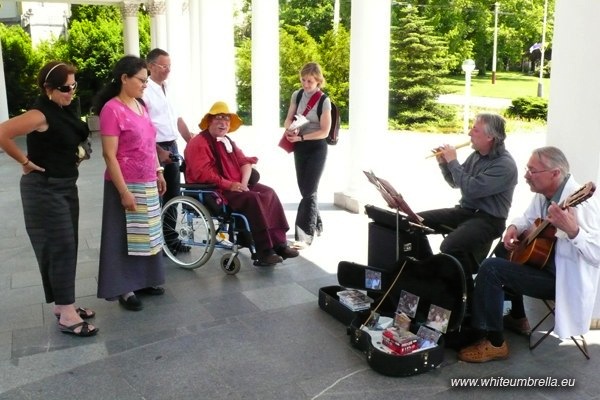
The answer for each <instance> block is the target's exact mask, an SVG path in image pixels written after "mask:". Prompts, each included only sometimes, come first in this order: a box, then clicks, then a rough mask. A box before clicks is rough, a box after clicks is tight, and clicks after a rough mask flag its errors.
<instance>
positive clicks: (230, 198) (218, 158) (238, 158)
mask: <svg viewBox="0 0 600 400" xmlns="http://www.w3.org/2000/svg"><path fill="white" fill-rule="evenodd" d="M241 124H242V121H241V119H240V117H239V116H238V115H237V114H235V113H231V112H229V108H228V106H227V104H225V103H224V102H217V103H215V104H214V105H213V106H212V107H211V109H210V111H209V112H208V113H207V114H206V115H205V116H204V117H203V118H202V121H201V122H200V129H202V132H200V134H198V135H196V136H195V137H194V138H193V139H191V140H190V142H189V143H188V145H187V147H186V149H185V152H184V156H185V164H186V166H185V177H186V185H183V186H184V188H183V192H184V194H186V191H187V192H197V193H198V195H199V197H200V198H199V201H192V200H194V199H193V198H190V199H189V200H188V204H187V205H184V206H179V207H178V208H177V209H176V210H171V211H170V212H172V213H179V212H181V211H182V210H183V211H190V210H192V209H196V210H197V213H207V214H211V215H214V213H215V210H212V213H211V211H210V210H209V208H215V207H216V208H219V207H221V206H222V204H219V203H220V202H223V203H224V205H226V206H227V207H226V208H227V209H228V210H230V211H231V210H233V211H231V212H229V213H227V212H225V213H221V219H220V220H219V221H218V223H219V224H220V225H223V227H221V229H216V230H215V229H214V227H213V228H212V229H211V227H210V226H206V228H203V229H206V230H207V231H208V232H209V234H208V240H211V239H212V236H213V235H212V234H210V232H215V231H217V232H221V233H224V234H226V233H234V234H235V232H233V231H232V230H231V228H230V226H229V224H230V223H233V224H236V225H238V226H239V225H240V224H241V225H244V224H245V225H248V228H249V229H251V232H252V233H251V237H250V235H248V234H242V235H241V236H240V235H238V236H239V237H238V240H237V241H238V242H239V241H240V239H241V242H242V245H244V247H249V248H250V250H251V253H252V258H253V259H254V260H255V261H254V265H256V266H261V267H269V266H274V265H276V264H277V263H280V262H282V261H283V260H285V259H287V258H292V257H297V256H298V250H296V249H293V248H291V247H289V246H288V244H287V240H286V232H287V231H288V229H289V225H288V223H287V220H286V217H285V213H284V211H283V206H282V205H281V202H280V200H279V197H278V196H277V194H276V193H275V191H274V190H273V189H272V188H270V187H268V186H266V185H263V184H261V183H258V182H254V181H252V180H251V179H250V178H251V176H252V175H255V174H253V168H252V165H253V164H255V163H256V162H257V158H256V157H246V156H245V155H244V153H243V152H242V150H241V149H240V148H238V147H237V145H236V144H235V143H234V142H233V141H232V140H231V139H229V138H228V137H227V136H226V134H227V133H229V132H233V131H235V130H237V129H238V128H239V127H240V126H241ZM194 184H202V185H207V184H208V185H212V187H213V188H214V189H213V191H212V192H210V193H207V192H206V191H205V190H196V189H192V188H191V187H190V186H192V187H193V186H194ZM198 189H200V188H198ZM188 196H189V193H188ZM186 197H187V196H186ZM173 200H175V199H173ZM179 200H181V198H179ZM207 202H208V204H207ZM168 206H169V204H166V205H165V210H163V224H164V223H168V221H165V218H164V214H165V213H168V212H169V209H168V208H169V207H168ZM175 218H177V217H175ZM200 219H203V220H204V221H203V222H202V221H201V222H200V225H203V224H204V225H210V224H211V223H212V221H209V220H208V219H207V218H200ZM195 223H196V226H194V228H193V229H194V231H196V229H197V228H199V226H198V223H197V221H196V222H195ZM242 231H244V230H242ZM174 233H176V234H179V235H181V234H182V231H181V229H179V231H176V230H174ZM196 235H197V232H194V236H196ZM183 242H184V243H185V241H183ZM185 250H188V249H185ZM190 251H193V249H191V250H190ZM210 252H211V253H212V249H211V250H210ZM236 254H237V253H236ZM208 257H210V255H209V256H208ZM234 257H235V254H234ZM231 261H232V260H227V262H231ZM237 269H239V267H238V268H237ZM235 272H237V270H236V271H235Z"/></svg>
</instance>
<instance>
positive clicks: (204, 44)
mask: <svg viewBox="0 0 600 400" xmlns="http://www.w3.org/2000/svg"><path fill="white" fill-rule="evenodd" d="M194 3H196V2H195V1H192V2H190V8H191V6H192V4H194ZM198 3H199V5H198V7H199V15H197V18H198V19H196V20H195V21H194V22H192V23H195V24H197V25H198V26H199V27H200V35H199V45H200V51H199V53H198V54H199V62H198V64H197V65H198V67H196V64H192V65H193V67H194V68H195V69H193V70H192V75H198V76H200V82H199V86H198V87H199V88H200V90H199V92H197V94H198V97H199V99H200V105H199V108H197V110H199V114H202V115H204V113H205V112H206V111H208V109H209V108H210V106H211V105H212V104H213V103H214V102H215V101H220V100H222V101H225V102H226V103H227V104H228V105H229V107H230V108H231V109H232V110H236V109H237V102H236V85H235V48H234V41H233V0H203V1H200V2H198ZM194 6H195V5H194ZM195 7H196V6H195ZM191 18H196V15H192V16H191ZM194 39H195V38H193V39H192V40H194Z"/></svg>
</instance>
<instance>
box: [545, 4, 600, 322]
mask: <svg viewBox="0 0 600 400" xmlns="http://www.w3.org/2000/svg"><path fill="white" fill-rule="evenodd" d="M598 15H600V2H596V1H587V0H557V1H556V5H555V12H554V39H553V41H552V72H551V73H552V86H551V87H550V104H549V107H548V134H547V140H548V144H550V145H553V146H556V147H559V148H560V149H561V150H563V151H564V152H565V154H566V156H567V158H568V160H569V163H570V164H571V171H572V172H573V175H574V176H575V178H577V180H578V181H579V182H580V183H581V184H583V183H585V182H587V181H594V182H599V178H600V113H599V112H598V110H600V96H598V94H599V93H600V80H598V79H596V77H595V75H594V73H591V74H590V66H592V69H593V68H595V66H597V65H600V47H598V46H594V45H591V43H590V38H598V37H600V24H598V21H597V19H598V18H597V17H598ZM592 327H593V328H596V329H597V328H600V295H599V296H597V298H596V302H595V309H594V313H593V320H592Z"/></svg>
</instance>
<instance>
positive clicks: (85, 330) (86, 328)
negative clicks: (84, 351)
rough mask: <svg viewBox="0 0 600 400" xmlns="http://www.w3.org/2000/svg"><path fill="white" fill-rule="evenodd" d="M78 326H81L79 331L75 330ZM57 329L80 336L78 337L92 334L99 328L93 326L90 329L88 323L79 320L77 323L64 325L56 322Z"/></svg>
mask: <svg viewBox="0 0 600 400" xmlns="http://www.w3.org/2000/svg"><path fill="white" fill-rule="evenodd" d="M79 327H81V330H80V331H79V332H76V331H75V329H77V328H79ZM58 329H60V331H61V332H62V333H66V334H69V335H75V336H80V337H87V336H94V335H95V334H96V333H98V331H99V329H98V328H96V327H94V329H92V330H90V324H88V323H87V322H85V321H83V322H80V323H78V324H74V325H71V326H64V325H62V324H58Z"/></svg>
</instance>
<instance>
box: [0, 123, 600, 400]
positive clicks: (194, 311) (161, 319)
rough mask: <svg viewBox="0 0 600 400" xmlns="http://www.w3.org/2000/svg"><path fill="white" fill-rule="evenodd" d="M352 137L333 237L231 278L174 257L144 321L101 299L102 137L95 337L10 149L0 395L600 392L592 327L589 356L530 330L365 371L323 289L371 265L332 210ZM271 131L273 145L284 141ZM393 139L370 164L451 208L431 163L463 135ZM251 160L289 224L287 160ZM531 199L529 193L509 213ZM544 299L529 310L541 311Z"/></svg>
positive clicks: (91, 169)
mask: <svg viewBox="0 0 600 400" xmlns="http://www.w3.org/2000/svg"><path fill="white" fill-rule="evenodd" d="M344 134H345V133H342V139H341V141H340V144H339V145H338V146H337V147H335V148H331V149H330V150H331V152H330V159H329V164H328V168H327V172H326V174H325V177H324V178H323V183H322V189H321V205H322V209H323V210H324V211H323V219H324V221H325V231H324V234H323V236H322V237H320V238H318V239H317V240H316V242H315V244H314V245H313V246H312V247H311V248H309V249H307V250H304V251H303V252H302V254H301V257H298V258H297V259H293V260H287V261H286V262H284V263H283V264H280V265H278V266H277V267H275V268H273V269H257V268H255V267H252V266H251V263H250V261H249V259H248V257H247V255H244V256H242V262H243V266H242V270H241V271H240V273H238V274H237V275H235V276H227V275H225V274H224V273H222V272H221V270H220V268H219V267H218V260H219V254H216V255H215V256H214V257H213V259H211V261H210V262H209V263H208V264H207V265H205V266H204V267H202V268H200V269H198V270H195V271H186V270H182V269H179V268H177V267H176V266H174V265H172V264H170V263H167V265H166V273H167V283H166V285H165V288H166V293H165V295H164V296H162V297H156V298H144V299H143V301H144V305H145V309H144V310H143V311H141V312H137V313H135V312H128V311H125V310H123V309H122V308H121V307H119V305H118V304H116V303H110V302H106V301H104V300H99V299H97V298H96V275H97V267H98V248H99V237H100V213H101V199H102V190H101V184H102V172H103V160H102V157H101V150H100V144H99V142H98V140H97V138H96V139H95V140H94V150H95V151H94V154H93V158H92V160H90V161H87V162H85V163H84V164H83V165H82V167H81V178H80V181H79V185H80V193H81V205H82V213H81V214H82V215H81V221H80V226H81V230H80V240H81V242H80V254H79V267H78V275H77V297H78V299H77V303H78V304H79V305H82V306H87V307H92V308H94V309H95V310H96V311H97V316H96V318H95V319H94V323H95V324H96V325H97V326H98V327H99V328H100V333H99V334H98V335H97V336H95V337H93V338H76V337H72V336H68V335H64V334H61V333H60V332H58V329H57V327H56V320H55V319H54V317H53V315H52V310H51V307H50V306H49V305H47V304H45V303H44V300H43V294H42V289H41V286H40V278H39V273H38V271H37V266H36V262H35V259H34V256H33V252H32V250H31V246H30V244H29V241H28V238H27V236H26V234H25V230H24V227H23V217H22V212H21V206H20V200H19V193H18V179H19V174H20V168H19V166H18V164H17V163H15V162H14V161H12V160H10V159H8V157H7V156H6V154H0V214H1V215H3V223H2V229H1V230H0V260H1V261H0V315H1V316H2V318H1V319H0V400H5V399H10V400H20V399H28V400H30V399H40V400H41V399H44V400H53V399H64V398H67V399H71V398H73V399H87V400H95V399H102V400H104V399H106V400H112V399H119V400H129V399H131V400H134V399H135V400H142V399H149V400H159V399H161V400H162V399H177V400H181V399H342V398H343V399H357V400H365V399H378V400H380V399H398V398H408V399H438V398H439V399H442V398H443V399H454V398H456V399H465V398H473V399H474V398H490V399H503V400H504V399H506V397H507V396H511V397H515V398H525V397H527V398H532V399H534V398H535V399H562V398H564V399H574V398H575V399H592V398H599V396H600V393H599V389H600V383H599V382H598V378H597V375H598V370H600V365H599V363H600V350H599V344H600V335H599V333H598V332H591V333H590V334H588V336H587V338H588V341H589V342H590V351H591V354H592V359H591V360H590V361H586V360H585V359H584V357H583V356H582V355H581V354H580V353H579V351H578V350H577V349H575V348H574V346H573V345H572V343H569V342H567V341H565V342H564V343H559V341H558V340H557V339H553V338H551V339H549V340H547V341H546V342H545V343H544V344H543V345H542V346H541V347H540V348H539V349H537V350H535V351H534V352H530V351H529V350H528V349H527V341H526V340H525V339H524V338H523V337H518V336H514V335H512V334H508V341H509V343H510V347H511V351H512V352H511V357H510V359H508V360H506V361H503V362H492V363H487V364H482V365H472V364H465V363H461V362H458V361H457V359H456V353H455V352H454V351H451V350H447V351H446V359H445V362H444V365H443V367H441V368H439V369H437V370H435V371H432V372H429V373H426V374H422V375H417V376H413V377H409V378H388V377H384V376H382V375H379V374H378V373H376V372H374V371H372V370H371V369H370V368H369V367H368V365H367V364H366V362H365V355H364V354H362V353H360V352H358V351H357V350H355V349H354V348H352V347H351V346H350V344H349V340H348V337H347V336H346V330H345V327H344V326H343V325H342V324H340V323H339V322H337V321H336V320H335V319H333V318H332V317H331V316H329V315H328V314H326V313H325V312H323V311H322V310H320V309H319V307H318V305H317V294H318V290H319V288H320V287H323V286H327V285H333V284H336V283H337V280H336V276H335V272H336V268H337V263H338V262H339V261H340V260H349V261H356V262H363V263H364V262H365V261H366V253H367V240H366V232H367V223H368V219H367V218H366V216H364V215H362V214H350V213H348V212H346V211H342V210H339V209H337V208H335V207H334V206H333V205H332V204H331V203H332V199H333V192H335V191H337V190H339V189H340V183H339V181H340V177H339V176H337V175H336V171H340V170H342V169H341V167H340V165H342V164H340V163H341V162H342V161H343V155H344V154H345V146H346V145H347V140H344V136H343V135H344ZM235 135H236V136H234V140H238V141H240V142H248V143H244V144H243V145H244V146H246V145H247V146H251V141H252V135H247V136H244V130H242V131H241V132H239V133H236V134H235ZM272 136H273V139H272V142H273V143H276V140H277V136H278V135H277V134H276V133H273V135H272ZM386 140H388V141H389V142H388V143H385V145H382V147H381V154H377V155H374V159H375V158H381V157H384V158H386V159H387V160H389V169H388V170H387V171H386V172H385V174H386V177H388V178H389V180H390V181H391V182H393V183H394V185H396V186H397V187H398V188H399V189H400V190H401V191H402V192H403V193H404V194H405V198H406V199H407V201H408V202H409V204H411V206H412V207H413V208H414V209H415V210H421V209H425V208H429V207H432V206H434V207H439V206H446V205H448V204H451V202H452V201H453V199H454V198H455V196H456V194H455V193H454V192H453V191H452V190H450V189H449V188H447V187H446V186H445V184H444V183H443V181H442V179H441V177H440V176H439V172H438V171H437V167H436V166H435V165H434V164H435V161H432V160H424V156H425V155H426V154H427V153H428V150H429V149H430V148H432V147H434V146H436V145H438V144H440V143H444V142H448V143H460V142H462V141H464V137H462V140H461V137H455V136H439V135H416V134H408V133H406V134H405V133H401V134H400V133H399V134H394V135H389V138H388V139H386ZM543 141H544V135H543V134H526V135H525V134H523V135H513V136H511V137H509V139H508V145H509V147H510V148H511V150H513V153H514V155H515V157H516V158H517V162H518V163H519V165H524V164H525V161H526V159H527V157H528V152H529V151H530V149H531V148H533V147H536V146H539V145H541V144H543ZM248 153H249V154H252V152H251V151H248ZM254 154H257V155H258V156H260V157H261V161H260V163H259V168H260V171H261V174H262V179H263V181H264V182H265V183H270V184H272V185H273V186H274V187H276V188H277V189H278V191H279V193H280V194H281V198H282V200H283V201H284V203H285V208H286V212H287V215H288V218H289V220H290V221H293V220H294V217H295V209H296V206H297V202H298V193H297V189H296V187H295V179H294V173H293V165H292V161H291V156H289V155H284V154H282V153H281V152H280V151H279V150H272V151H271V150H269V151H262V152H256V153H254ZM460 154H461V155H465V154H467V150H464V151H463V152H461V153H460ZM363 189H364V191H362V192H361V194H362V195H364V197H365V198H367V199H369V198H370V199H369V201H370V200H371V199H372V200H373V202H374V203H375V202H377V201H378V196H377V194H376V193H374V189H373V188H372V187H371V186H370V185H369V184H368V183H367V182H366V180H365V184H364V188H363ZM528 196H529V193H528V191H527V190H526V188H522V187H521V188H520V190H519V193H518V194H517V196H516V198H515V207H518V208H521V207H522V204H523V201H524V199H526V198H528ZM519 205H521V207H519ZM432 239H433V238H432ZM537 305H538V304H537V303H532V304H530V305H529V308H530V312H531V314H532V315H535V314H538V312H537ZM480 377H494V378H502V377H504V378H528V377H531V378H546V377H550V378H559V379H562V378H574V379H575V386H574V387H571V388H567V389H559V388H540V387H522V388H504V389H503V390H498V389H494V388H463V389H457V388H452V387H451V379H453V378H480Z"/></svg>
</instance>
